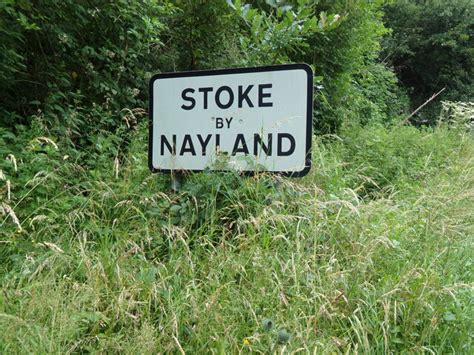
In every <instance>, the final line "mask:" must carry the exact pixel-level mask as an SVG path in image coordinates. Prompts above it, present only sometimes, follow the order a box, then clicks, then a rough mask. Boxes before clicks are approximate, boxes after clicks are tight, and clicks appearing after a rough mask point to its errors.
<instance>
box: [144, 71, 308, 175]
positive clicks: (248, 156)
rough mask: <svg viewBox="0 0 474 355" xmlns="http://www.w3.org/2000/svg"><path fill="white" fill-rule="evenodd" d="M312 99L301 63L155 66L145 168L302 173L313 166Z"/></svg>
mask: <svg viewBox="0 0 474 355" xmlns="http://www.w3.org/2000/svg"><path fill="white" fill-rule="evenodd" d="M312 107H313V73H312V70H311V68H310V67H309V66H308V65H306V64H287V65H276V66H268V67H258V68H240V69H223V70H209V71H194V72H178V73H165V74H157V75H155V76H153V78H152V79H151V81H150V132H149V135H150V137H149V166H150V169H151V170H152V171H154V172H156V171H161V172H171V171H174V170H177V171H182V170H188V171H189V170H190V171H201V170H204V169H216V170H222V169H237V170H239V171H243V172H254V171H256V170H258V171H270V172H277V173H282V174H284V175H289V176H303V175H305V174H307V172H308V171H309V169H310V166H311V156H310V153H311V127H312Z"/></svg>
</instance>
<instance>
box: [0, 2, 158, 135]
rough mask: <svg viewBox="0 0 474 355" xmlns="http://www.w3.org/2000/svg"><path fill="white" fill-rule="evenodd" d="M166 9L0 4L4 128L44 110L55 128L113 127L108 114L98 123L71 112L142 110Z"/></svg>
mask: <svg viewBox="0 0 474 355" xmlns="http://www.w3.org/2000/svg"><path fill="white" fill-rule="evenodd" d="M166 11H167V9H166V7H165V6H158V5H156V4H155V2H153V1H101V0H91V1H75V0H61V1H56V0H44V1H39V2H38V1H32V0H21V1H6V2H2V3H1V4H0V19H1V22H0V68H1V70H0V100H1V106H0V114H1V115H2V122H1V123H2V124H5V125H17V124H20V123H21V124H28V123H29V122H30V120H31V117H32V115H33V114H37V113H38V109H40V110H41V112H42V113H43V114H44V117H45V119H46V121H48V122H49V123H50V124H51V125H60V126H69V128H70V130H77V131H78V132H84V131H86V130H90V129H91V127H94V128H96V127H102V128H104V129H113V128H114V127H115V126H116V124H117V122H115V121H114V120H113V119H110V118H106V116H107V115H105V114H102V113H105V112H102V113H101V112H96V114H98V116H101V117H102V120H100V121H99V120H97V119H88V118H87V116H82V117H81V118H79V117H78V116H77V115H71V111H72V110H75V109H76V108H78V107H91V106H94V107H96V108H98V107H100V108H101V110H102V109H103V110H106V111H108V112H110V113H113V112H115V111H117V110H120V109H122V108H124V107H130V106H132V107H134V106H138V105H143V101H142V99H143V98H144V96H143V94H141V93H142V92H143V90H144V88H145V87H146V82H147V77H149V73H150V72H151V71H152V70H155V68H156V58H157V55H156V54H157V50H158V49H159V47H160V45H161V42H160V38H159V34H160V32H161V29H162V27H163V26H162V24H161V22H160V19H159V18H160V15H161V14H162V13H164V12H166ZM140 94H141V95H140ZM109 116H110V115H109ZM74 117H76V120H75V122H72V121H74V120H73V118H74Z"/></svg>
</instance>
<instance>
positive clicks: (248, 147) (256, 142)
mask: <svg viewBox="0 0 474 355" xmlns="http://www.w3.org/2000/svg"><path fill="white" fill-rule="evenodd" d="M211 141H213V143H214V144H212V143H211ZM210 144H211V145H210ZM212 146H214V147H215V149H216V153H218V154H229V152H225V151H224V150H222V149H221V135H220V134H219V133H217V134H207V135H203V134H195V135H191V134H184V135H182V136H179V135H176V134H173V135H172V137H171V139H168V137H166V136H165V135H163V134H162V135H160V149H159V154H160V155H162V156H163V155H165V154H172V155H179V156H183V155H191V156H196V155H198V153H199V155H202V156H206V155H207V152H208V150H209V149H208V147H212ZM232 146H233V148H232V150H231V151H230V155H232V156H234V155H237V154H238V153H240V154H244V155H246V156H247V155H250V154H251V153H250V151H252V153H253V155H255V156H258V155H259V153H260V152H263V153H264V154H265V155H266V156H272V154H275V152H276V156H281V157H283V156H289V155H291V154H293V152H294V151H295V148H296V140H295V138H294V137H293V136H292V135H291V134H289V133H278V134H276V140H274V139H273V133H268V134H267V141H266V143H265V142H264V141H263V139H262V135H260V134H258V133H255V134H254V135H253V137H251V138H248V137H247V138H246V137H245V135H244V134H242V133H239V134H237V135H236V137H235V140H234V141H233V144H232Z"/></svg>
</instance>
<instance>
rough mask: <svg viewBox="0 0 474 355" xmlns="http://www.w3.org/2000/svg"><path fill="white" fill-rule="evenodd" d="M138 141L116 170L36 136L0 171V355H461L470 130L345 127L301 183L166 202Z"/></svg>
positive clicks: (468, 291) (232, 182)
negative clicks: (283, 336)
mask: <svg viewBox="0 0 474 355" xmlns="http://www.w3.org/2000/svg"><path fill="white" fill-rule="evenodd" d="M145 136H146V135H145V134H144V132H143V131H142V132H139V133H137V135H136V136H135V137H134V138H133V139H132V143H131V145H130V147H129V150H128V153H127V155H126V156H125V157H123V158H121V159H120V161H119V164H118V165H117V164H115V163H114V156H115V154H109V153H107V152H108V151H105V152H98V153H97V155H95V156H94V157H92V158H91V157H90V156H88V153H87V152H75V151H72V150H70V149H67V148H65V147H62V146H61V145H59V148H58V150H56V149H55V148H54V147H52V146H51V144H47V142H46V143H45V142H43V143H44V144H43V145H41V147H39V148H38V147H37V146H35V145H34V144H36V143H31V144H33V145H31V144H30V145H27V144H25V145H24V146H23V147H22V148H21V149H20V148H19V147H17V148H15V149H16V150H14V151H12V152H11V153H13V154H15V156H16V160H17V165H18V171H16V172H15V171H14V167H13V164H12V163H11V161H7V162H5V163H4V165H2V167H3V168H2V169H3V173H4V175H5V180H4V181H1V182H0V196H1V199H2V200H1V203H2V204H3V205H2V206H3V207H2V209H3V210H4V215H3V217H1V215H0V287H1V289H0V352H2V353H25V352H31V353H47V352H53V353H54V352H61V353H62V352H125V353H156V352H175V353H179V352H181V353H182V352H189V353H203V352H204V353H207V352H217V353H237V352H239V351H243V352H263V353H266V352H272V351H275V352H280V351H282V352H288V353H290V352H303V353H306V352H315V353H320V352H327V353H334V352H336V353H337V352H340V353H347V352H355V351H357V352H360V353H384V352H385V353H389V352H403V351H404V352H436V353H452V352H457V353H470V352H472V348H473V344H472V342H473V336H474V334H473V329H474V328H473V315H474V312H473V301H472V299H473V276H474V274H473V266H472V262H473V250H474V249H473V246H474V245H473V238H472V235H473V232H474V228H473V216H474V213H473V212H474V198H473V197H474V194H473V193H474V189H473V188H474V174H473V168H474V164H473V157H474V143H473V140H472V136H470V135H469V134H466V133H462V132H459V131H454V130H446V129H439V130H431V131H419V130H416V129H414V128H410V127H402V128H399V129H397V130H388V129H384V128H381V127H372V128H365V129H352V130H351V131H348V132H346V133H345V134H344V135H342V138H323V139H322V140H325V141H326V140H329V139H331V140H332V141H331V142H324V143H323V142H322V140H321V139H318V140H315V148H314V154H313V156H314V166H313V169H312V172H311V174H310V175H309V176H307V177H306V178H304V179H300V180H298V179H295V180H290V179H281V178H276V177H271V176H265V175H260V176H257V177H253V178H241V177H239V176H237V175H235V174H232V173H227V174H223V173H202V174H196V175H193V176H188V177H187V179H186V184H185V185H184V187H183V190H182V191H181V192H180V193H179V194H173V193H170V192H169V191H168V185H169V180H168V177H166V176H152V175H151V174H150V173H149V172H148V171H147V167H146V153H145V152H146V142H145V141H144V137H145ZM104 142H109V141H108V140H107V137H105V138H104ZM101 147H107V144H102V145H101ZM12 149H13V146H12ZM103 149H108V148H103ZM66 154H67V155H69V157H68V158H67V159H65V158H64V155H66ZM93 160H95V161H94V164H91V163H90V161H93ZM85 161H88V162H89V163H88V164H86V165H84V164H83V163H84V162H85ZM86 166H88V167H86ZM6 180H10V185H11V199H10V200H8V199H7V188H6ZM7 206H8V207H9V208H11V210H10V213H9V212H8V210H7V209H8V208H7ZM11 211H13V212H11ZM12 213H14V214H15V216H16V217H17V218H18V223H19V224H20V226H21V230H20V228H19V225H18V224H16V223H15V221H14V217H13V216H12ZM268 319H270V320H271V321H272V327H271V329H269V330H268V329H265V328H268V327H266V326H264V325H263V324H262V322H264V320H268ZM283 328H284V329H286V330H287V331H288V332H289V334H290V339H289V341H288V342H284V343H282V342H279V341H278V331H279V330H280V329H283Z"/></svg>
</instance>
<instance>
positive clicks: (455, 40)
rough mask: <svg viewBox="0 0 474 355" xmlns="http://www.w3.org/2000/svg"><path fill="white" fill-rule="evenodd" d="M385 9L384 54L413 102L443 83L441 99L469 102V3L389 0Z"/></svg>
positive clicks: (473, 32) (473, 71)
mask: <svg viewBox="0 0 474 355" xmlns="http://www.w3.org/2000/svg"><path fill="white" fill-rule="evenodd" d="M384 10H385V21H386V23H387V26H388V27H390V28H391V29H392V33H391V35H390V36H389V37H387V39H386V40H385V42H384V53H383V56H384V57H385V58H386V61H387V62H389V63H390V64H391V65H393V67H394V68H395V71H396V73H397V75H398V77H399V78H400V81H401V82H402V84H403V85H404V86H406V87H407V88H409V89H410V91H411V98H412V104H413V106H418V105H420V104H421V103H423V102H424V101H425V100H426V99H427V98H429V97H430V96H431V95H432V94H434V93H435V92H437V91H439V90H440V89H442V88H444V87H446V91H445V92H444V93H443V96H442V99H448V100H453V101H469V100H472V97H473V95H474V2H473V1H472V0H436V1H426V0H410V1H394V2H392V3H391V4H389V5H387V6H386V7H385V9H384ZM438 102H439V101H438ZM431 108H432V109H431V110H428V111H425V112H428V113H433V111H434V110H435V109H436V110H437V105H436V104H435V105H431ZM432 117H436V113H434V114H432Z"/></svg>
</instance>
